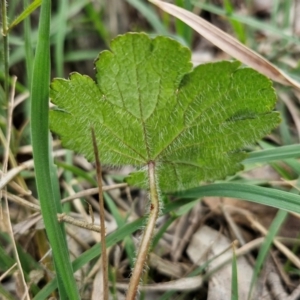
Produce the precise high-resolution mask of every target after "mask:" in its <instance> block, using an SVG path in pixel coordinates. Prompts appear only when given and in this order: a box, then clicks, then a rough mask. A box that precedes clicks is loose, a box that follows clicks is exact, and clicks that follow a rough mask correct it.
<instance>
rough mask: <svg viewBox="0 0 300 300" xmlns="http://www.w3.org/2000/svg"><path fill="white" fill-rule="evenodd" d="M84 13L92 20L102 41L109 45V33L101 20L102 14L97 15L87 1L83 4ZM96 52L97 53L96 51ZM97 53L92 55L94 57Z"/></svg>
mask: <svg viewBox="0 0 300 300" xmlns="http://www.w3.org/2000/svg"><path fill="white" fill-rule="evenodd" d="M85 11H86V14H87V15H88V18H89V20H91V21H92V22H93V27H94V28H95V29H96V30H97V32H98V34H99V36H100V37H101V38H102V40H103V41H104V43H105V45H107V46H108V45H109V33H108V30H107V29H106V27H105V24H104V23H103V22H102V20H101V19H102V15H100V16H99V14H98V12H97V11H96V10H95V8H94V6H93V4H92V3H88V4H87V5H86V6H85ZM97 54H98V53H97ZM96 56H97V55H95V56H93V57H96Z"/></svg>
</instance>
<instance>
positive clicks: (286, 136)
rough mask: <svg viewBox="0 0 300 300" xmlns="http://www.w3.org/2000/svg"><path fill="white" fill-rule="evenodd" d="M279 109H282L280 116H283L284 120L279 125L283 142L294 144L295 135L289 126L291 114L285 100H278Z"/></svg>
mask: <svg viewBox="0 0 300 300" xmlns="http://www.w3.org/2000/svg"><path fill="white" fill-rule="evenodd" d="M277 107H278V111H280V116H281V118H282V122H281V123H280V125H279V132H280V137H281V140H282V143H283V144H284V145H291V144H293V137H292V134H291V131H290V128H289V123H288V122H289V121H288V120H289V119H290V115H289V113H288V110H287V107H286V105H285V103H284V102H283V101H279V102H278V105H277Z"/></svg>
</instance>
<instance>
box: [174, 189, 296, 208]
mask: <svg viewBox="0 0 300 300" xmlns="http://www.w3.org/2000/svg"><path fill="white" fill-rule="evenodd" d="M173 195H175V196H177V197H180V198H194V199H197V198H201V197H204V196H220V197H230V198H237V199H243V200H248V201H251V202H255V203H260V204H264V205H268V206H272V207H276V208H279V209H283V210H287V211H293V212H297V213H300V196H299V195H295V194H293V193H288V192H284V191H281V190H275V189H272V188H265V187H261V186H254V185H248V184H242V183H214V184H210V185H206V186H200V187H197V188H193V189H189V190H185V191H182V192H178V193H176V194H173ZM172 204H173V203H171V204H170V206H172Z"/></svg>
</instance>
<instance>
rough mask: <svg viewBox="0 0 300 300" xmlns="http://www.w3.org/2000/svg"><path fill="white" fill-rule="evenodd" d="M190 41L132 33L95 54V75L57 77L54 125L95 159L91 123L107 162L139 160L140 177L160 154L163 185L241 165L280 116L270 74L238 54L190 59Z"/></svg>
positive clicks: (70, 144)
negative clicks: (234, 58) (236, 58)
mask: <svg viewBox="0 0 300 300" xmlns="http://www.w3.org/2000/svg"><path fill="white" fill-rule="evenodd" d="M190 60H191V53H190V50H189V49H188V48H185V47H183V46H182V45H180V44H179V43H178V42H176V41H174V40H172V39H170V38H167V37H162V36H159V37H156V38H154V39H150V38H149V37H148V36H147V35H146V34H140V33H139V34H137V33H129V34H125V35H123V36H119V37H117V38H116V39H114V40H113V41H112V43H111V51H103V52H101V53H100V55H99V57H98V59H97V60H96V62H95V66H96V82H95V81H93V80H92V79H91V78H90V77H88V76H84V75H81V74H78V73H72V74H71V75H70V79H69V80H65V79H55V80H54V81H53V82H52V84H51V99H52V102H53V103H54V104H56V105H57V109H56V110H52V111H50V124H51V125H50V126H51V130H53V131H54V132H55V133H57V134H59V136H60V137H61V139H62V142H63V145H64V146H65V147H67V148H70V149H73V150H75V151H77V152H79V153H82V154H84V155H85V156H86V157H87V158H88V159H89V160H93V157H94V155H93V146H92V139H91V126H93V127H94V129H95V133H96V135H97V141H98V143H99V144H98V147H99V150H100V152H101V160H102V163H103V164H108V165H112V166H121V165H129V164H130V165H134V166H136V167H137V168H139V169H140V170H138V171H137V172H135V173H132V174H131V175H130V177H129V178H128V182H129V183H132V184H137V185H140V186H143V185H145V184H143V183H144V182H145V179H146V172H145V170H144V169H146V166H147V164H148V163H149V162H150V161H154V162H155V164H156V168H157V176H158V180H159V185H160V187H161V188H162V190H164V191H174V190H178V189H182V188H189V187H194V186H197V185H198V184H199V182H200V181H204V180H205V181H208V180H214V179H221V178H223V177H225V176H226V175H230V174H234V173H235V172H237V171H238V170H240V169H241V168H242V165H241V163H240V162H241V161H242V160H243V159H244V158H245V156H246V154H245V153H244V152H243V151H242V149H243V147H245V146H246V145H249V144H252V143H254V142H255V141H256V140H258V139H260V138H262V137H263V136H264V135H266V134H268V133H269V132H270V131H271V130H272V129H273V128H274V127H276V126H277V124H278V123H279V121H280V118H279V115H278V113H276V112H273V108H274V105H275V102H276V96H275V92H274V90H273V88H272V85H271V82H270V80H269V79H267V78H266V77H264V76H263V75H261V74H259V73H258V72H256V71H254V70H252V69H250V68H242V67H241V66H240V63H239V62H226V61H223V62H218V63H210V64H204V65H200V66H198V67H196V68H193V67H192V64H191V61H190Z"/></svg>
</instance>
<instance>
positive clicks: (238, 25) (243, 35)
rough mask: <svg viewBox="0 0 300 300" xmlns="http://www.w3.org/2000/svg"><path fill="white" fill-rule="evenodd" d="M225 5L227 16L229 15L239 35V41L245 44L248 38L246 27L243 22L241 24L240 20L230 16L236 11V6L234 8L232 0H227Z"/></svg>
mask: <svg viewBox="0 0 300 300" xmlns="http://www.w3.org/2000/svg"><path fill="white" fill-rule="evenodd" d="M223 5H224V9H225V11H226V13H227V16H228V17H229V22H230V24H231V26H232V28H233V30H234V32H235V35H236V36H237V38H238V39H239V41H240V42H241V43H243V44H245V43H246V40H247V36H246V32H245V28H244V26H243V24H241V23H240V22H239V21H236V20H232V19H231V18H230V16H231V14H232V13H234V8H233V5H232V3H231V1H230V0H225V1H224V4H223Z"/></svg>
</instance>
